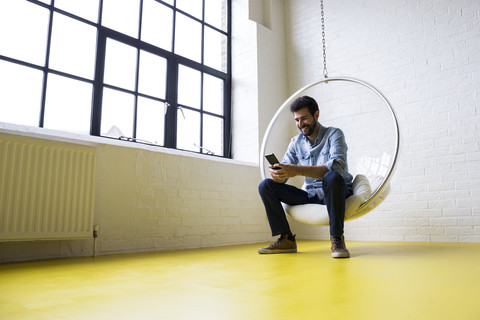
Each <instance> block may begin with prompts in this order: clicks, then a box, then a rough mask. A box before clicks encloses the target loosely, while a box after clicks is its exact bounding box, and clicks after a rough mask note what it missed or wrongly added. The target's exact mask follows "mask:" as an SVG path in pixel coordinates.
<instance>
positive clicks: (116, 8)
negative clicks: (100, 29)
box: [102, 0, 140, 38]
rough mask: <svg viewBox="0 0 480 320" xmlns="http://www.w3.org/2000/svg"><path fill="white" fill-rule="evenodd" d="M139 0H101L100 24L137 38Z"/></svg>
mask: <svg viewBox="0 0 480 320" xmlns="http://www.w3.org/2000/svg"><path fill="white" fill-rule="evenodd" d="M139 2H140V0H103V13H102V14H103V16H102V25H104V26H105V27H108V28H111V29H114V30H116V31H119V32H121V33H124V34H126V35H129V36H131V37H134V38H138V25H139V11H140V5H139Z"/></svg>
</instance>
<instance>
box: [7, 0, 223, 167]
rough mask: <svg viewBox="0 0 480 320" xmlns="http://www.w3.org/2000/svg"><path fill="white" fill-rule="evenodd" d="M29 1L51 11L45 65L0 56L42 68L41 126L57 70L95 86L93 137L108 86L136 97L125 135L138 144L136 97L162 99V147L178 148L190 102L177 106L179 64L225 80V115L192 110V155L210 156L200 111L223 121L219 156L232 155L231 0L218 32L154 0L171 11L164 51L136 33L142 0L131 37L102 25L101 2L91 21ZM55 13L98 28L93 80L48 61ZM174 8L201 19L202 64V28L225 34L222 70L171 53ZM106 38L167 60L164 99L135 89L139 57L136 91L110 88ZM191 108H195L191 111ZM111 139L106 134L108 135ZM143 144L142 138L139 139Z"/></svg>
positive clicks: (173, 6)
mask: <svg viewBox="0 0 480 320" xmlns="http://www.w3.org/2000/svg"><path fill="white" fill-rule="evenodd" d="M27 1H28V2H31V3H32V4H36V5H39V6H42V7H44V8H46V9H48V10H49V11H50V12H49V24H48V36H47V45H46V56H45V63H44V65H43V66H40V65H35V64H32V63H29V62H25V61H21V60H18V59H15V58H14V57H6V56H3V55H0V60H5V61H8V62H12V63H16V64H19V65H23V66H26V67H29V68H34V69H37V70H41V71H42V72H43V84H42V85H43V87H42V94H41V107H40V116H39V125H38V126H39V127H41V128H43V127H44V115H45V102H46V101H45V100H46V94H47V92H46V90H47V83H48V75H49V74H55V75H59V76H63V77H67V78H71V79H74V80H79V81H83V82H86V83H90V84H92V85H93V97H92V107H91V121H90V135H93V136H102V135H101V115H102V99H103V89H104V88H111V89H115V90H119V91H123V92H127V93H130V94H133V95H134V96H135V104H134V109H135V116H134V120H133V121H134V123H133V137H129V138H130V139H127V140H129V141H135V142H142V141H140V140H139V141H137V140H136V123H137V121H136V115H137V100H138V97H142V96H143V97H147V98H149V99H153V100H156V101H160V102H164V103H167V104H168V105H169V107H168V108H167V112H166V115H165V133H164V144H163V145H162V146H161V147H166V148H175V149H178V148H177V114H178V113H177V109H178V108H184V109H189V106H185V105H180V104H178V101H177V93H178V92H177V89H178V70H179V66H180V65H183V66H186V67H189V68H192V69H195V70H197V71H199V72H200V73H201V74H207V75H210V76H214V77H216V78H219V79H221V80H223V83H224V87H223V88H224V89H223V113H222V114H221V115H218V114H214V113H211V112H208V111H206V110H203V107H200V110H199V109H195V111H197V112H199V113H200V146H199V151H198V152H196V151H193V152H196V153H202V154H210V155H212V154H211V152H209V150H208V149H205V148H204V147H203V130H202V126H203V116H202V115H204V114H206V115H213V116H216V117H219V118H222V119H223V124H224V127H223V137H222V139H223V154H222V155H221V156H220V157H225V158H231V69H232V68H231V28H232V22H231V20H232V19H231V18H232V13H231V10H232V9H231V8H232V3H231V2H232V1H231V0H226V5H227V10H226V14H227V17H226V19H227V30H226V31H224V30H221V29H219V28H217V27H215V26H213V25H210V24H208V23H207V22H205V21H204V20H205V19H204V18H202V19H199V18H197V17H194V16H192V15H191V14H189V13H187V12H185V11H183V10H180V9H178V8H176V1H175V0H174V1H173V5H170V4H169V3H166V2H164V1H161V0H155V1H156V2H159V3H161V4H162V5H165V6H167V7H169V8H170V9H172V10H173V22H172V23H173V26H172V33H173V34H172V50H171V51H168V50H165V49H162V48H159V47H156V46H154V45H152V44H149V43H147V42H144V41H142V40H141V39H140V34H141V26H142V18H141V17H142V11H143V0H139V1H140V6H139V7H140V8H139V10H140V13H139V15H140V19H139V31H138V37H137V38H134V37H131V36H128V35H126V34H123V33H121V32H119V31H116V30H113V29H110V28H107V27H105V26H103V25H102V21H101V18H102V10H103V0H99V11H98V19H97V22H92V21H89V20H87V19H84V18H82V17H79V16H77V15H75V14H72V13H69V12H67V11H64V10H62V9H60V8H57V7H55V0H51V1H50V4H46V3H44V2H41V1H38V0H27ZM201 1H202V7H203V10H202V17H204V16H205V0H201ZM54 12H55V13H59V14H62V15H65V16H67V17H70V18H73V19H75V20H78V21H80V22H82V23H86V24H88V25H90V26H93V27H95V28H96V29H97V46H96V59H95V73H94V78H93V80H91V79H86V78H83V77H79V76H76V75H73V74H69V73H66V72H62V71H59V70H54V69H51V68H50V67H49V60H50V46H51V37H52V25H53V24H52V22H53V15H54ZM177 12H178V13H181V14H182V15H184V16H186V17H188V18H190V19H193V20H194V21H197V22H199V23H201V26H202V39H201V46H202V50H201V52H202V54H201V62H203V60H204V45H205V43H204V36H203V35H204V30H205V28H206V27H209V28H212V29H213V30H215V31H217V32H219V33H221V34H223V35H225V36H226V41H227V44H226V66H225V67H226V72H222V71H219V70H216V69H214V68H211V67H209V66H207V65H204V64H203V63H201V62H196V61H193V60H190V59H188V58H185V57H183V56H180V55H178V54H176V53H175V48H174V45H175V23H176V21H175V20H176V16H177ZM107 39H113V40H115V41H119V42H122V43H124V44H127V45H129V46H132V47H134V48H136V49H137V54H138V53H139V52H140V50H144V51H147V52H149V53H153V54H155V55H157V56H161V57H163V58H165V59H166V61H167V82H166V86H167V88H166V95H165V99H159V98H156V97H151V96H148V95H145V94H142V93H139V92H138V72H139V71H138V63H139V59H138V57H137V70H136V73H137V79H136V81H135V83H136V89H135V90H134V91H131V90H126V89H123V88H118V87H114V86H111V85H108V84H105V83H104V82H103V78H104V68H105V53H106V41H107ZM201 79H202V80H201V81H202V82H201V89H203V76H202V77H201ZM200 92H201V95H202V96H201V99H200V101H201V104H203V99H202V97H203V90H200ZM192 110H193V109H192ZM106 138H109V137H106ZM143 143H144V142H143Z"/></svg>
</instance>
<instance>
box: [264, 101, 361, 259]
mask: <svg viewBox="0 0 480 320" xmlns="http://www.w3.org/2000/svg"><path fill="white" fill-rule="evenodd" d="M290 111H291V112H292V114H293V116H294V119H295V122H296V124H297V127H298V129H299V130H300V132H301V133H300V134H299V135H298V136H296V137H294V138H293V139H292V140H291V142H290V145H289V146H288V149H287V152H286V153H285V156H284V158H283V161H282V163H278V164H274V165H270V166H269V168H270V175H271V177H272V178H271V179H270V178H268V179H265V180H263V181H262V182H261V183H260V185H259V187H258V189H259V192H260V197H261V198H262V201H263V204H264V205H265V210H266V213H267V217H268V222H269V224H270V229H271V230H272V236H277V235H280V238H279V239H278V240H277V241H276V242H274V243H272V244H271V245H270V246H268V247H266V248H260V249H259V250H258V252H259V253H262V254H264V253H290V252H297V244H296V241H295V235H294V234H292V232H291V230H290V226H289V224H288V221H287V218H286V215H285V211H284V210H283V207H282V205H281V202H283V203H286V204H289V205H298V204H306V203H318V204H323V205H326V206H327V211H328V216H329V219H330V220H329V221H330V240H331V242H332V247H331V249H332V257H334V258H349V257H350V253H349V252H348V250H347V248H346V246H345V239H344V236H343V224H344V219H345V199H346V198H348V197H349V196H351V195H352V180H353V177H352V175H351V174H350V173H349V172H348V165H347V144H346V142H345V137H344V135H343V132H342V131H341V130H340V129H337V128H333V127H329V128H326V127H324V126H322V125H321V124H320V123H319V122H318V117H319V115H320V112H319V110H318V105H317V102H316V101H315V100H314V99H313V98H311V97H308V96H303V97H299V98H297V99H296V100H294V101H293V102H292V104H291V105H290ZM295 176H304V177H305V185H306V191H305V190H301V189H298V188H296V187H294V186H291V185H288V184H286V183H285V182H286V181H287V180H288V179H289V178H291V177H295Z"/></svg>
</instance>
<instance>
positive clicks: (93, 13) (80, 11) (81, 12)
mask: <svg viewBox="0 0 480 320" xmlns="http://www.w3.org/2000/svg"><path fill="white" fill-rule="evenodd" d="M55 7H57V8H60V9H62V10H65V11H67V12H70V13H73V14H75V15H77V16H79V17H82V18H85V19H87V20H90V21H93V22H97V20H98V0H82V1H72V0H55Z"/></svg>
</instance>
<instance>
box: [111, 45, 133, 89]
mask: <svg viewBox="0 0 480 320" xmlns="http://www.w3.org/2000/svg"><path fill="white" fill-rule="evenodd" d="M136 69H137V49H136V48H134V47H131V46H128V45H126V44H123V43H121V42H118V41H115V40H112V39H107V48H106V53H105V75H104V81H105V83H107V84H110V85H113V86H117V87H121V88H124V89H129V90H134V89H135V73H136Z"/></svg>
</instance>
